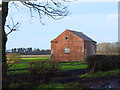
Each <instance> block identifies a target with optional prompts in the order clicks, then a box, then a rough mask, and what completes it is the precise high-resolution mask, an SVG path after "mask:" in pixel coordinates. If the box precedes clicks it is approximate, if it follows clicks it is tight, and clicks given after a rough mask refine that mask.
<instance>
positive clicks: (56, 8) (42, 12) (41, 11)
mask: <svg viewBox="0 0 120 90" xmlns="http://www.w3.org/2000/svg"><path fill="white" fill-rule="evenodd" d="M63 1H64V2H66V0H63ZM21 3H22V4H23V5H25V6H26V7H28V8H29V11H30V12H31V17H34V16H33V11H36V12H37V13H38V15H39V19H40V22H41V19H42V18H43V16H48V17H51V18H53V19H56V20H59V19H61V18H63V17H65V16H67V15H68V14H69V12H68V10H67V6H64V5H63V4H62V3H61V2H58V1H57V0H50V1H46V2H30V1H26V2H21ZM8 4H9V2H2V62H6V52H5V51H6V42H7V35H8V34H10V33H11V32H13V31H16V30H17V28H18V25H19V23H16V24H14V25H13V26H12V27H10V26H9V25H6V26H7V27H8V28H9V30H10V32H8V33H6V32H5V27H4V26H5V22H6V17H7V15H8ZM13 4H14V5H15V7H16V8H18V6H17V5H16V4H15V3H13ZM41 23H42V22H41ZM42 24H43V23H42Z"/></svg>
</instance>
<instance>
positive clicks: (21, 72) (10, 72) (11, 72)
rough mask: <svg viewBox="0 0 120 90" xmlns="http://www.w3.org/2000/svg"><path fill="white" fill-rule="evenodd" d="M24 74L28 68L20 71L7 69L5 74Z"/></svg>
mask: <svg viewBox="0 0 120 90" xmlns="http://www.w3.org/2000/svg"><path fill="white" fill-rule="evenodd" d="M23 73H24V74H25V73H30V72H29V71H28V70H22V71H9V72H7V75H14V74H23Z"/></svg>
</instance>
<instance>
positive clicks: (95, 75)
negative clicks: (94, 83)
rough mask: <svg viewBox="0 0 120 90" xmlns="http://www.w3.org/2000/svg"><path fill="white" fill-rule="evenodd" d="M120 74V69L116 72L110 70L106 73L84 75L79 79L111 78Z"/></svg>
mask: <svg viewBox="0 0 120 90" xmlns="http://www.w3.org/2000/svg"><path fill="white" fill-rule="evenodd" d="M118 74H120V69H115V70H109V71H105V72H96V73H85V74H83V75H80V76H79V77H80V78H81V77H104V76H110V75H118Z"/></svg>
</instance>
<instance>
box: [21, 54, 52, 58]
mask: <svg viewBox="0 0 120 90" xmlns="http://www.w3.org/2000/svg"><path fill="white" fill-rule="evenodd" d="M21 58H50V55H21Z"/></svg>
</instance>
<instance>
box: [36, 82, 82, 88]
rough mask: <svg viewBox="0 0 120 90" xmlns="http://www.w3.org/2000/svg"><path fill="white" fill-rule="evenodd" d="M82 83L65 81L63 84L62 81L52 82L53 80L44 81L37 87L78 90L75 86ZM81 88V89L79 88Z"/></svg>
mask: <svg viewBox="0 0 120 90" xmlns="http://www.w3.org/2000/svg"><path fill="white" fill-rule="evenodd" d="M79 84H80V83H79V82H69V83H65V84H62V83H52V82H49V83H48V84H43V83H40V85H39V86H37V87H36V89H38V90H39V89H40V88H46V89H47V88H52V90H53V89H55V90H56V89H60V90H61V89H62V90H66V89H68V88H70V89H72V90H76V89H75V88H76V87H77V86H78V85H79ZM79 90H81V89H80V88H79Z"/></svg>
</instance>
